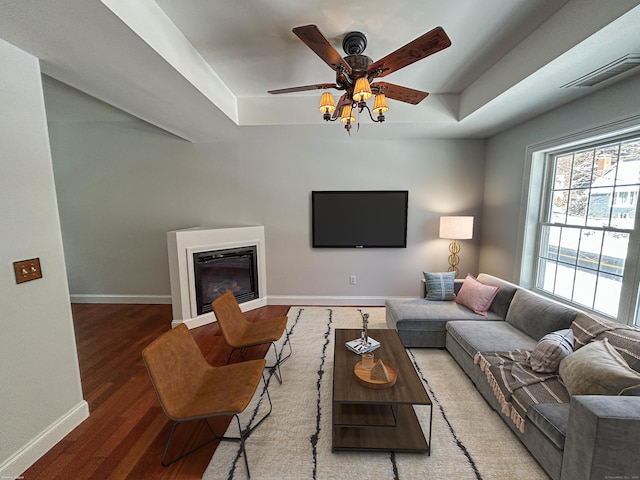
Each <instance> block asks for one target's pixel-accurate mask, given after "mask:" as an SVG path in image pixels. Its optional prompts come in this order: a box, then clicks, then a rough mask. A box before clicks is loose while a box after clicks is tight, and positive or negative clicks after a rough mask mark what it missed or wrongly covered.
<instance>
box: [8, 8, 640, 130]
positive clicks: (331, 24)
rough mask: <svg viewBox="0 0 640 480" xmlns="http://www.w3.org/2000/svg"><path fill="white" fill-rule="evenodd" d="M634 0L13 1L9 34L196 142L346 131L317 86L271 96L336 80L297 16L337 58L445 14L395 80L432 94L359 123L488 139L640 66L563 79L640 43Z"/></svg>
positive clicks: (90, 87) (377, 53)
mask: <svg viewBox="0 0 640 480" xmlns="http://www.w3.org/2000/svg"><path fill="white" fill-rule="evenodd" d="M639 5H640V0H633V1H631V0H616V1H615V2H603V1H602V0H573V1H563V0H553V1H550V0H509V1H504V0H483V1H481V2H480V1H473V0H449V1H447V2H443V1H441V0H396V1H395V2H392V3H389V2H387V1H384V2H383V1H379V0H368V1H359V0H352V1H350V2H344V1H337V0H305V1H293V0H270V1H265V0H242V1H231V0H222V1H211V0H157V1H153V0H137V1H135V2H131V1H130V0H102V1H101V2H100V1H97V0H95V1H87V0H55V1H54V0H48V1H42V0H3V2H2V3H0V37H2V38H3V39H5V40H6V41H8V42H9V43H12V44H14V45H16V46H17V47H19V48H21V49H23V50H25V51H27V52H29V53H31V54H33V55H34V56H36V57H38V58H40V59H41V65H42V71H43V72H44V73H45V74H46V75H48V76H50V77H53V78H55V79H56V80H59V81H60V82H63V83H65V84H67V85H70V86H72V87H74V88H77V89H79V90H81V91H83V92H85V93H88V94H89V95H91V96H94V97H96V98H98V99H100V100H102V101H104V102H106V103H109V104H111V105H113V106H115V107H117V108H119V109H121V110H123V111H125V112H127V113H129V114H131V115H134V116H136V117H138V118H141V119H143V120H145V121H147V122H149V123H151V124H153V125H156V126H158V127H160V128H162V129H164V130H167V131H169V132H172V133H174V134H175V135H178V136H180V137H182V138H185V139H187V140H189V141H193V142H208V141H216V140H218V139H220V138H221V136H222V135H223V134H224V132H225V131H228V130H229V129H236V130H237V127H236V126H240V127H248V126H266V125H316V126H317V128H324V129H325V130H326V131H329V130H331V131H336V132H337V131H340V130H341V129H340V128H339V127H338V126H337V125H324V122H323V120H322V118H321V115H320V114H319V112H318V111H317V104H318V100H319V97H320V93H321V92H320V91H311V92H301V93H295V94H288V95H269V94H268V93H267V91H268V90H272V89H278V88H285V87H293V86H298V85H308V84H314V83H332V82H333V81H334V79H335V74H334V72H333V71H332V70H331V69H330V68H329V67H328V66H327V65H326V64H325V63H324V62H323V61H322V60H321V59H320V58H318V57H317V56H316V55H315V54H314V53H313V52H312V51H311V50H310V49H309V48H307V47H306V46H305V45H304V44H303V43H302V42H301V41H300V40H299V39H298V38H297V37H296V36H295V35H294V34H293V33H292V32H291V29H292V28H293V27H295V26H300V25H307V24H315V25H317V26H318V28H319V29H320V31H321V32H322V33H323V34H324V35H325V36H326V37H327V38H328V39H329V41H330V42H331V43H332V44H333V45H334V46H335V47H336V49H337V50H338V51H339V52H340V53H341V54H342V53H343V52H342V48H341V43H342V37H343V36H344V35H345V34H346V33H348V32H350V31H354V30H356V31H361V32H364V33H365V34H366V36H367V40H368V46H367V49H366V51H365V54H366V55H368V56H369V57H371V58H373V59H374V60H377V59H378V58H381V57H383V56H384V55H386V54H388V53H390V52H392V51H394V50H395V49H397V48H399V47H401V46H402V45H404V44H406V43H408V42H409V41H411V40H413V39H414V38H416V37H418V36H420V35H421V34H423V33H425V32H426V31H428V30H431V29H432V28H433V27H435V26H438V25H439V26H442V27H443V28H444V29H445V31H446V32H447V34H448V35H449V37H450V38H451V41H452V46H451V47H450V48H448V49H446V50H443V51H441V52H438V53H436V54H435V55H433V56H431V57H428V58H426V59H424V60H421V61H419V62H417V63H414V64H413V65H410V66H408V67H406V68H404V69H402V70H400V71H397V72H394V73H392V74H391V75H389V76H388V77H386V78H385V80H387V81H389V82H392V83H395V84H399V85H402V86H406V87H410V88H414V89H418V90H424V91H427V92H430V95H429V97H427V98H426V99H425V100H424V101H423V102H421V103H420V104H419V105H417V106H412V105H407V104H403V103H400V102H394V101H393V100H390V101H389V106H390V110H389V112H388V113H387V122H385V124H384V125H382V126H381V125H373V124H368V120H363V121H362V125H363V128H362V129H361V132H362V131H364V130H365V128H364V127H366V130H369V131H371V132H373V131H375V132H376V135H378V134H379V133H380V132H382V131H384V135H398V136H400V135H412V136H422V137H475V138H478V137H480V138H481V137H486V136H488V135H491V134H493V133H495V132H497V131H499V130H501V129H504V128H506V127H508V126H510V125H513V124H516V123H518V122H521V121H524V120H526V119H528V118H531V117H533V116H535V115H537V114H540V113H542V112H544V111H548V110H550V109H552V108H555V107H557V106H559V105H562V104H564V103H567V102H569V101H571V100H574V99H576V98H579V97H580V96H583V95H586V94H589V93H592V92H593V91H595V90H596V89H598V88H601V87H602V86H606V85H608V84H611V83H612V82H614V81H616V80H617V79H621V78H624V77H625V76H630V75H634V74H638V71H639V70H640V68H634V69H632V70H630V71H629V72H627V73H625V74H623V75H620V76H618V77H616V78H614V79H611V80H609V81H605V82H602V83H601V84H599V85H596V86H593V87H571V88H567V87H563V85H566V84H568V83H570V82H572V81H574V80H576V79H578V78H580V77H582V76H584V75H586V74H588V73H590V72H592V71H594V70H597V69H599V68H601V67H603V66H605V65H607V64H609V63H611V62H614V61H616V60H617V59H619V58H621V57H623V56H625V55H628V54H638V53H640V28H639V27H638V25H640V6H639ZM334 93H336V94H338V92H334ZM337 96H338V95H336V98H337ZM343 132H344V131H342V132H341V134H343V135H344V133H343ZM365 135H367V134H366V133H365Z"/></svg>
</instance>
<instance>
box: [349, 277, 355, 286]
mask: <svg viewBox="0 0 640 480" xmlns="http://www.w3.org/2000/svg"><path fill="white" fill-rule="evenodd" d="M355 284H356V276H355V275H350V276H349V285H355Z"/></svg>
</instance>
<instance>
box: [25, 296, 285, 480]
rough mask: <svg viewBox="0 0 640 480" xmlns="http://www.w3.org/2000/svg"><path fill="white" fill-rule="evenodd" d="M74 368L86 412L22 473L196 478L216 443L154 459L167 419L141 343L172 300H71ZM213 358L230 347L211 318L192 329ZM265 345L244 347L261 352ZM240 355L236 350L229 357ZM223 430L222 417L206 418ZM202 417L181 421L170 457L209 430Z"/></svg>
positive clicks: (257, 315) (48, 477)
mask: <svg viewBox="0 0 640 480" xmlns="http://www.w3.org/2000/svg"><path fill="white" fill-rule="evenodd" d="M72 309H73V321H74V326H75V332H76V343H77V347H78V359H79V363H80V375H81V378H82V390H83V395H84V398H85V400H86V401H87V402H88V403H89V411H90V416H89V418H88V419H87V420H85V421H84V422H83V423H82V424H81V425H79V426H78V427H77V428H76V429H75V430H73V431H72V432H71V433H70V434H69V435H67V436H66V437H65V438H64V439H63V440H62V441H60V442H59V443H58V444H57V445H56V446H55V447H53V448H52V449H51V450H50V451H49V452H47V454H45V455H44V456H43V457H42V458H41V459H40V460H38V461H37V462H36V463H35V464H34V465H33V466H32V467H31V468H29V469H28V470H27V471H26V472H25V473H24V475H23V478H24V479H25V480H63V479H64V480H69V479H72V480H83V479H92V480H96V479H97V480H102V479H114V480H118V479H135V480H137V479H154V480H164V479H180V480H191V479H200V478H201V477H202V474H203V473H204V470H205V468H206V467H207V465H208V464H209V461H210V460H211V456H212V455H213V452H214V451H215V448H216V447H217V443H216V442H214V443H211V444H209V445H207V446H206V447H204V448H202V449H201V450H200V451H198V452H196V453H194V454H192V455H190V456H188V457H186V458H185V459H183V460H181V461H179V462H177V463H175V464H173V465H171V466H169V467H163V466H162V465H161V463H160V459H161V457H162V452H163V449H164V445H165V442H166V440H167V438H168V435H169V430H170V428H171V421H170V420H169V419H168V418H167V417H166V416H165V415H164V413H163V412H162V409H161V408H160V404H159V403H158V400H157V398H156V395H155V392H154V390H153V387H152V385H151V382H150V380H149V376H148V374H147V370H146V369H145V367H144V364H143V362H142V356H141V352H142V349H143V348H144V347H145V346H147V345H148V344H149V343H151V341H152V340H154V339H155V338H157V337H158V336H159V335H161V334H162V333H163V332H165V331H167V330H169V329H170V327H171V319H172V316H171V305H105V304H99V305H98V304H75V305H73V306H72ZM288 310H289V306H268V307H262V308H258V309H256V310H252V311H250V312H246V313H245V315H246V317H247V319H249V320H250V321H260V320H261V319H263V318H268V317H272V316H276V315H284V314H286V313H287V311H288ZM191 333H192V334H193V336H194V338H195V339H196V341H197V343H198V345H199V347H200V349H201V350H202V352H203V354H204V356H205V358H206V359H207V361H208V362H209V363H210V364H211V365H223V364H224V363H225V362H226V359H227V356H228V355H229V351H230V350H229V347H227V345H226V343H225V342H224V339H223V338H222V335H221V333H220V331H219V329H218V326H217V324H215V323H213V324H210V325H205V326H203V327H199V328H196V329H193V330H191ZM265 351H266V348H265V347H256V348H254V349H253V351H248V352H246V354H247V357H249V358H258V357H262V356H264V354H265ZM236 358H237V359H238V360H239V359H240V357H239V354H237V353H236V354H234V356H233V358H232V362H233V361H235V360H236ZM212 424H213V425H214V428H216V430H217V431H218V432H219V433H220V434H221V433H223V432H224V430H225V429H226V426H227V425H228V421H222V420H218V421H216V422H212ZM203 426H204V425H203V424H202V423H201V422H192V423H187V424H182V425H179V426H178V428H177V429H176V433H175V435H174V439H173V441H172V447H171V449H170V451H169V456H170V457H169V458H172V455H174V454H179V453H180V452H183V451H187V450H188V449H189V448H190V447H193V446H195V445H197V444H198V443H199V442H200V443H201V442H203V441H204V440H206V439H207V438H208V435H207V430H206V428H203Z"/></svg>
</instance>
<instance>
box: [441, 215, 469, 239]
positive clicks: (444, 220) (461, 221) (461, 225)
mask: <svg viewBox="0 0 640 480" xmlns="http://www.w3.org/2000/svg"><path fill="white" fill-rule="evenodd" d="M440 238H448V239H451V240H468V239H470V238H473V217H440Z"/></svg>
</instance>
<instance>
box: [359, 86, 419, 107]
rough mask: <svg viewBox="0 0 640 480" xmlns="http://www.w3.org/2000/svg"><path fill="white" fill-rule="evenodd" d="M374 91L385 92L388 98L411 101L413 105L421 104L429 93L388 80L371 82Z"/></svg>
mask: <svg viewBox="0 0 640 480" xmlns="http://www.w3.org/2000/svg"><path fill="white" fill-rule="evenodd" d="M371 91H372V92H373V93H384V95H385V96H386V97H387V98H391V99H392V100H398V101H400V102H405V103H410V104H412V105H417V104H419V103H420V102H421V101H422V100H424V99H425V98H427V95H429V94H428V93H427V92H422V91H420V90H414V89H413V88H407V87H401V86H400V85H394V84H393V83H387V82H376V83H373V84H371Z"/></svg>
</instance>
